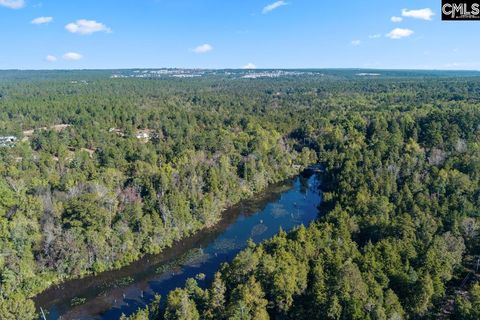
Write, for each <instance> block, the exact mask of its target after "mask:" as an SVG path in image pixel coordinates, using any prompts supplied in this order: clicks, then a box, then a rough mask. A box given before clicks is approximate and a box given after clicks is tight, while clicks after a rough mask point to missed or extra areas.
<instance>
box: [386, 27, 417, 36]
mask: <svg viewBox="0 0 480 320" xmlns="http://www.w3.org/2000/svg"><path fill="white" fill-rule="evenodd" d="M413 33H414V32H413V30H410V29H402V28H395V29H393V30H392V31H390V32H389V33H387V34H386V37H388V38H390V39H401V38H406V37H410V36H411V35H412V34H413Z"/></svg>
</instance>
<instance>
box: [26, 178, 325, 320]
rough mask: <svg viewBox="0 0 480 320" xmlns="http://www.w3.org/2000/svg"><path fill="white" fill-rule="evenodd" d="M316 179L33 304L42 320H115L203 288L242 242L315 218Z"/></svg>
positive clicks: (276, 190)
mask: <svg viewBox="0 0 480 320" xmlns="http://www.w3.org/2000/svg"><path fill="white" fill-rule="evenodd" d="M320 179H321V177H319V176H318V175H316V174H315V175H306V174H303V175H300V176H299V177H297V178H295V179H291V180H287V181H284V182H282V183H278V184H275V185H272V186H270V187H269V188H268V189H267V190H266V191H264V192H262V193H260V194H258V195H257V196H255V197H254V198H253V199H250V200H245V201H242V202H241V203H239V204H238V205H236V206H234V207H232V208H230V209H228V210H226V211H225V212H224V214H223V218H222V220H221V221H220V222H219V223H218V224H217V225H216V226H215V227H213V228H210V229H207V230H204V231H200V232H199V233H197V234H196V235H194V236H192V237H189V238H187V239H185V240H183V241H180V242H178V243H176V244H175V245H174V246H173V247H172V248H170V249H166V250H165V251H164V252H163V253H161V254H159V255H155V256H146V257H144V258H143V259H141V260H139V261H137V262H135V263H133V264H131V265H129V266H127V267H125V268H122V269H120V270H114V271H110V272H105V273H102V274H99V275H97V276H92V277H88V278H84V279H79V280H72V281H68V282H66V283H64V284H62V285H60V286H55V287H52V288H50V289H48V290H47V291H45V292H44V293H42V294H41V295H39V296H37V297H36V299H35V302H36V305H37V307H38V308H40V307H41V308H42V309H43V310H44V311H45V313H46V318H47V319H48V320H53V319H108V320H110V319H119V318H120V316H121V314H122V313H123V314H126V315H130V314H132V313H133V312H135V311H136V310H137V309H138V308H140V307H143V306H145V305H146V304H148V303H149V302H150V301H152V298H153V296H154V294H161V295H162V299H165V297H166V295H167V294H168V292H169V291H171V290H173V289H175V288H177V287H180V286H183V285H184V283H185V280H186V279H188V278H193V277H195V276H197V275H198V274H200V273H203V274H204V275H205V279H204V280H200V281H198V282H199V285H200V286H206V285H207V284H208V283H209V281H211V280H212V277H213V274H214V273H215V271H216V270H217V269H218V268H219V266H220V265H221V264H222V263H223V262H228V261H230V260H231V259H233V257H234V256H235V255H236V254H237V253H238V252H239V251H240V250H242V249H244V248H245V246H246V243H247V240H248V239H252V240H253V241H255V242H260V241H262V240H265V239H267V238H270V237H272V236H273V235H275V234H276V233H277V232H278V231H279V229H280V228H283V229H284V230H290V229H292V228H294V227H295V226H298V225H301V224H304V225H307V224H309V223H310V222H311V221H313V220H314V219H316V218H317V215H318V209H317V206H318V205H319V204H320V202H321V195H320V192H319V188H320V183H321V181H320ZM197 278H199V279H201V277H197Z"/></svg>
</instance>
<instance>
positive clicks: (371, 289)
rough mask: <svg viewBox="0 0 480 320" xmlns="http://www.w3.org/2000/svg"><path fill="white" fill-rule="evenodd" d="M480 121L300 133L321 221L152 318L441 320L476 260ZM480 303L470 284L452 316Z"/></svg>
mask: <svg viewBox="0 0 480 320" xmlns="http://www.w3.org/2000/svg"><path fill="white" fill-rule="evenodd" d="M478 111H479V110H478V109H477V108H476V107H475V108H472V107H471V106H465V107H464V108H459V109H457V108H445V109H444V110H437V111H432V112H426V113H425V114H424V113H423V112H421V111H415V112H409V113H404V114H394V115H392V114H388V113H383V114H381V113H377V114H373V115H360V114H351V115H348V116H346V117H339V118H337V119H331V120H330V121H329V122H328V123H323V124H321V123H319V124H318V126H317V127H314V128H312V130H311V131H310V132H309V133H308V134H306V133H304V134H305V137H304V138H305V139H306V140H309V141H311V142H312V144H314V145H316V146H317V148H318V149H317V150H318V151H319V153H320V154H321V161H322V163H323V164H324V165H325V168H326V174H325V176H324V187H323V196H324V203H323V205H322V208H321V213H322V217H321V218H320V219H319V221H318V222H316V223H314V224H313V225H311V226H309V227H308V228H305V227H300V228H298V229H297V230H295V231H293V232H291V233H289V234H286V233H284V232H280V233H279V234H278V235H277V236H276V237H274V238H273V239H271V240H268V241H266V242H265V243H262V244H260V245H254V244H251V245H250V246H249V248H248V249H246V250H244V251H243V252H241V253H240V254H239V255H238V256H237V257H236V258H235V259H234V260H233V261H232V262H231V263H230V264H225V265H224V266H223V267H222V268H221V270H219V272H218V273H217V274H216V275H215V277H214V279H213V282H212V284H211V286H210V287H209V288H207V289H201V288H199V285H198V284H197V283H196V281H195V280H193V279H190V280H188V281H187V283H186V286H185V287H184V288H179V289H176V290H175V291H173V292H171V293H170V294H169V295H168V297H165V299H166V310H165V311H164V312H163V313H162V312H159V311H158V309H156V311H155V312H152V313H151V314H150V319H269V318H274V319H407V318H414V319H417V318H432V319H436V318H438V317H439V316H445V315H443V314H439V312H440V311H439V310H440V309H441V307H442V304H443V303H445V301H444V297H445V294H446V287H447V286H448V284H449V282H450V281H451V280H452V278H454V277H455V276H456V271H457V270H458V269H459V267H460V266H461V263H462V257H463V256H464V255H465V254H467V255H478V254H479V245H480V243H479V236H478V232H479V229H480V224H479V222H480V221H479V214H480V212H479V211H478V210H479V208H480V191H479V190H480V144H479V142H480V112H478ZM297 134H300V133H297ZM479 297H480V294H479V285H478V284H473V285H472V288H471V291H470V293H468V294H466V295H460V296H458V298H457V303H456V308H455V310H454V313H453V314H451V317H452V318H454V319H478V316H479V314H480V313H479V312H480V298H479ZM148 316H149V314H148V312H146V311H145V310H144V311H142V312H140V313H139V314H137V315H134V316H132V317H131V318H130V319H148Z"/></svg>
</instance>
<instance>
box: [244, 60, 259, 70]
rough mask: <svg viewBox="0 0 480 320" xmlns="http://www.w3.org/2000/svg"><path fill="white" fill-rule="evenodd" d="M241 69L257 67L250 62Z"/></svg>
mask: <svg viewBox="0 0 480 320" xmlns="http://www.w3.org/2000/svg"><path fill="white" fill-rule="evenodd" d="M243 69H257V66H256V65H254V64H253V63H251V62H250V63H247V64H246V65H245V66H243Z"/></svg>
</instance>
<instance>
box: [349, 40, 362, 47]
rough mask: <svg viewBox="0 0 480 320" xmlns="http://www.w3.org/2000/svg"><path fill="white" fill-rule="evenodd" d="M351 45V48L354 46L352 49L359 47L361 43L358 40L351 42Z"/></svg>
mask: <svg viewBox="0 0 480 320" xmlns="http://www.w3.org/2000/svg"><path fill="white" fill-rule="evenodd" d="M351 44H352V46H354V47H358V46H359V45H361V44H362V41H360V40H352V42H351Z"/></svg>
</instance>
